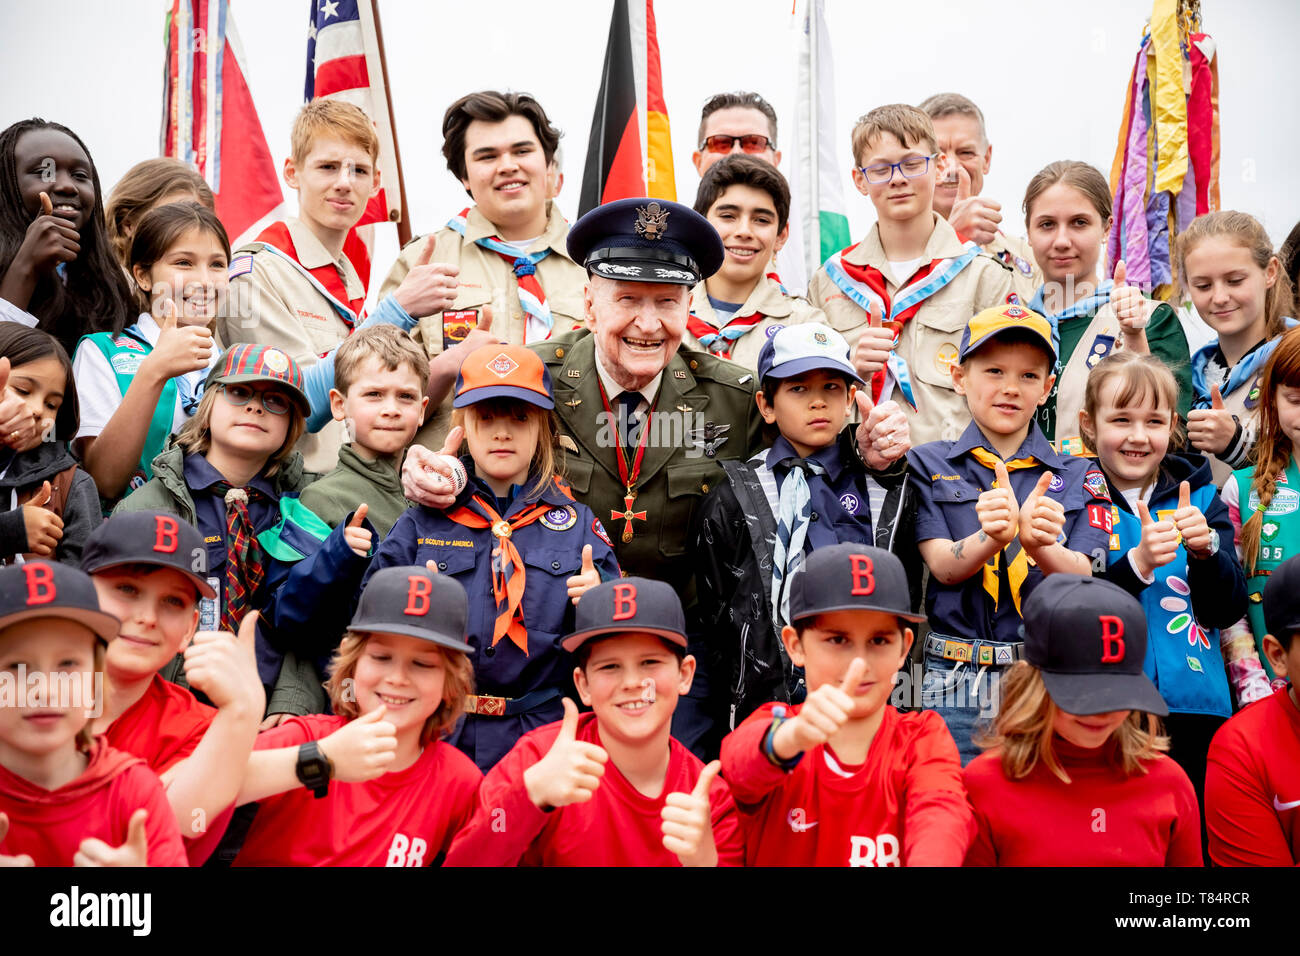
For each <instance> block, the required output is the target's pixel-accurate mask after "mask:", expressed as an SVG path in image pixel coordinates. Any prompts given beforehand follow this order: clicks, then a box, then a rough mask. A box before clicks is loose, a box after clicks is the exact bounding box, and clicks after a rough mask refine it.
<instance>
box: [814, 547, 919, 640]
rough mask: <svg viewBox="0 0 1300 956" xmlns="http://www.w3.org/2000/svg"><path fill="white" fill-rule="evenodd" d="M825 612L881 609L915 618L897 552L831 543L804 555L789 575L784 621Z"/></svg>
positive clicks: (885, 611)
mask: <svg viewBox="0 0 1300 956" xmlns="http://www.w3.org/2000/svg"><path fill="white" fill-rule="evenodd" d="M831 611H881V612H883V613H885V614H893V615H894V616H895V617H901V618H902V619H903V620H905V621H912V622H913V623H919V622H921V621H924V620H925V615H924V614H917V613H915V612H914V611H913V610H912V592H911V590H909V588H908V586H907V572H906V571H904V570H903V562H902V561H900V560H898V557H897V555H895V554H893V553H891V552H889V551H886V550H884V549H883V548H873V547H871V546H870V545H866V544H853V543H847V544H835V545H831V546H830V547H827V548H817V549H816V550H814V551H813V552H812V553H811V554H809V555H808V559H807V560H806V561H805V562H804V563H803V567H801V568H800V569H799V570H798V571H796V572H795V574H794V577H793V578H791V579H790V621H791V623H793V622H795V621H801V620H804V619H805V618H810V617H815V616H816V615H818V614H827V613H830V612H831Z"/></svg>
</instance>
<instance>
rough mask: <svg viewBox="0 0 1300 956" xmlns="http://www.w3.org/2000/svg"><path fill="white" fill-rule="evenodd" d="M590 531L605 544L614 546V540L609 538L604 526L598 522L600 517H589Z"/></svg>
mask: <svg viewBox="0 0 1300 956" xmlns="http://www.w3.org/2000/svg"><path fill="white" fill-rule="evenodd" d="M591 533H592V534H594V535H595V536H596V537H597V538H599V539H600V540H601V541H604V542H605V543H606V544H607V545H609V546H610V547H611V548H612V547H614V542H613V541H610V540H609V535H607V534H606V533H605V528H604V526H603V525H602V524H601V523H600V519H599V518H592V519H591Z"/></svg>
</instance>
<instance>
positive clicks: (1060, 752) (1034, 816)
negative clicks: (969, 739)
mask: <svg viewBox="0 0 1300 956" xmlns="http://www.w3.org/2000/svg"><path fill="white" fill-rule="evenodd" d="M1116 746H1117V745H1116V744H1114V743H1113V742H1112V743H1110V744H1109V745H1107V746H1105V747H1101V748H1097V749H1095V750H1088V749H1085V748H1082V747H1076V746H1075V745H1073V744H1071V743H1069V742H1068V741H1065V740H1062V739H1061V738H1060V737H1054V738H1053V740H1052V749H1053V751H1054V752H1055V754H1056V756H1057V759H1058V760H1059V761H1060V764H1061V766H1062V768H1064V770H1065V772H1066V773H1067V774H1068V775H1069V777H1070V780H1071V782H1070V783H1066V782H1065V781H1063V780H1061V778H1059V777H1057V776H1056V775H1055V774H1054V773H1052V771H1051V770H1049V769H1048V768H1047V767H1046V766H1044V765H1043V763H1042V762H1041V761H1039V763H1038V764H1037V765H1035V767H1034V769H1033V770H1032V771H1030V773H1029V775H1028V776H1027V777H1025V778H1024V779H1022V780H1017V781H1014V782H1012V781H1010V780H1008V779H1007V778H1006V776H1005V774H1003V772H1002V762H1001V758H1000V756H999V754H998V753H997V752H994V751H989V752H986V753H982V754H980V755H979V756H978V757H976V758H975V759H974V760H972V761H971V762H970V764H968V765H967V767H966V791H967V792H968V793H969V794H970V800H971V806H973V807H974V808H975V822H976V823H977V824H978V825H979V832H978V833H977V834H976V836H975V842H974V843H972V844H971V847H970V851H969V852H968V853H967V854H966V866H1200V865H1201V864H1202V862H1203V861H1202V857H1201V818H1200V810H1199V808H1198V806H1197V803H1196V792H1195V791H1194V790H1193V789H1192V782H1191V781H1190V780H1188V779H1187V774H1186V773H1184V772H1183V768H1182V767H1180V766H1178V764H1176V763H1174V761H1172V760H1170V759H1169V758H1168V757H1166V756H1163V755H1161V756H1159V757H1157V758H1156V759H1155V760H1152V761H1148V762H1147V763H1146V764H1145V769H1146V773H1135V774H1133V775H1132V776H1126V775H1125V774H1124V772H1123V771H1122V770H1120V769H1119V768H1118V767H1117V766H1116V765H1115V764H1114V763H1113V762H1112V761H1113V758H1114V754H1115V747H1116Z"/></svg>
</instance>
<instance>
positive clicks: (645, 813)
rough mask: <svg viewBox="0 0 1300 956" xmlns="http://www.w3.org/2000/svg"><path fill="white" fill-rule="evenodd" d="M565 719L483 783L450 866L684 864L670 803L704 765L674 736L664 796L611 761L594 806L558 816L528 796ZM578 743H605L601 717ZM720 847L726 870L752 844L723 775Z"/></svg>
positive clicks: (713, 801) (716, 785) (581, 727)
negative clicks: (667, 832) (668, 827)
mask: <svg viewBox="0 0 1300 956" xmlns="http://www.w3.org/2000/svg"><path fill="white" fill-rule="evenodd" d="M560 724H561V721H556V722H555V723H553V724H547V725H546V726H545V727H539V728H537V729H536V730H534V731H531V732H530V733H527V734H525V735H524V736H523V737H521V738H520V739H519V742H518V743H516V744H515V746H514V748H513V749H511V751H510V753H508V754H506V755H505V757H504V758H502V760H501V762H500V763H498V764H497V765H496V766H495V767H493V768H492V770H491V771H490V772H489V773H488V775H487V776H486V777H484V778H483V786H482V787H481V788H480V789H479V800H478V810H477V811H476V812H475V814H474V819H473V821H472V822H471V823H470V825H469V827H468V828H467V829H466V830H465V831H464V832H463V833H462V834H461V835H460V836H459V837H457V838H456V842H455V843H453V844H452V847H451V852H449V853H448V854H447V865H448V866H513V865H516V864H523V865H525V866H680V865H681V861H680V860H678V859H677V856H676V854H674V853H672V852H671V851H670V850H668V849H666V848H665V847H664V836H663V828H662V825H663V817H662V816H661V814H662V812H663V808H664V798H665V797H666V796H667V795H668V794H670V793H690V792H691V791H692V790H693V789H695V783H696V781H697V780H699V778H700V773H701V771H703V769H704V764H703V763H701V762H700V760H699V758H698V757H696V756H695V755H694V754H692V753H691V752H690V751H689V750H687V749H686V748H685V747H684V746H682V745H681V744H680V743H678V742H677V741H676V740H674V739H672V738H669V745H668V746H669V755H668V773H667V776H666V777H665V778H664V789H663V792H662V793H661V794H660V795H659V796H657V797H647V796H646V795H645V794H643V793H642V792H641V791H639V790H637V789H636V787H634V786H632V784H630V783H629V782H628V780H627V778H626V777H624V776H623V774H621V773H620V772H619V770H618V767H616V766H614V763H613V761H610V762H608V763H606V764H605V775H604V776H603V777H601V778H600V786H599V787H597V788H596V792H595V794H594V795H593V796H592V798H591V799H590V800H588V801H587V802H586V803H573V804H570V805H568V806H565V807H560V808H559V809H556V810H552V811H549V812H547V811H543V810H539V809H537V807H536V806H535V805H534V804H533V802H532V800H530V799H529V798H528V791H527V789H526V788H525V786H524V771H525V770H527V769H528V768H529V767H531V766H532V765H533V764H535V763H537V761H539V760H541V759H542V757H544V756H546V754H547V753H548V752H549V751H550V749H551V744H553V743H554V742H555V738H556V737H558V736H559V733H560ZM577 739H578V740H584V741H586V742H587V743H593V744H600V732H599V728H598V726H597V722H596V715H595V714H583V715H582V716H581V717H579V718H578V731H577ZM709 804H710V806H711V808H712V814H711V819H712V821H713V842H714V845H715V846H716V847H717V850H718V865H719V866H740V865H741V864H742V863H743V862H744V845H743V842H742V838H741V834H740V821H739V818H738V817H737V814H736V805H735V803H734V802H733V801H732V799H731V790H730V788H729V787H728V786H727V784H726V783H725V782H724V781H723V780H722V779H721V778H715V779H714V781H713V785H712V786H711V787H710V788H709Z"/></svg>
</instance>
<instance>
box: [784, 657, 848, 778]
mask: <svg viewBox="0 0 1300 956" xmlns="http://www.w3.org/2000/svg"><path fill="white" fill-rule="evenodd" d="M866 672H867V662H866V661H865V660H863V659H862V658H861V657H855V658H853V660H852V661H851V662H850V663H849V669H848V671H847V672H846V673H845V675H844V678H843V679H842V680H841V681H840V683H839V686H838V687H837V686H836V685H834V684H822V685H821V686H820V687H818V688H816V689H815V690H812V691H810V692H809V694H808V696H807V697H806V698H805V699H804V702H803V705H802V706H801V707H800V708H799V713H798V714H796V715H795V716H793V717H791V718H790V719H789V720H787V721H786V722H785V723H783V724H782V725H781V726H780V727H778V728H777V731H776V736H775V737H773V738H772V750H773V751H774V752H775V753H776V755H777V757H779V758H780V759H782V760H793V759H794V758H795V757H796V756H798V755H799V754H801V753H804V752H805V751H808V750H811V749H812V748H813V747H818V746H820V745H821V744H824V743H826V741H828V740H830V739H831V738H832V737H834V736H835V735H836V734H837V733H839V731H840V728H841V727H843V726H844V725H845V724H847V723H848V722H849V718H850V717H851V716H853V698H854V696H855V695H856V693H855V692H856V690H857V686H858V684H859V683H860V682H861V681H862V675H863V674H865V673H866Z"/></svg>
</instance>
